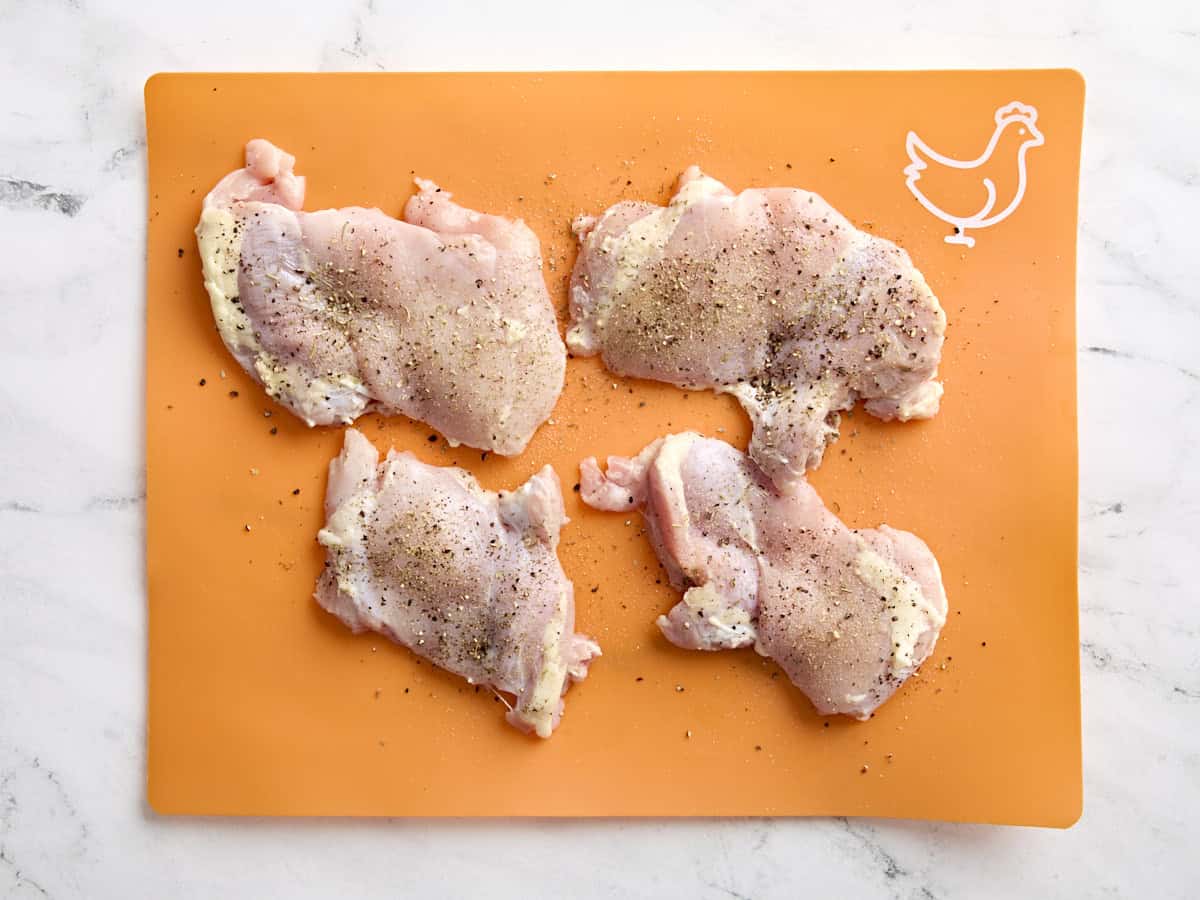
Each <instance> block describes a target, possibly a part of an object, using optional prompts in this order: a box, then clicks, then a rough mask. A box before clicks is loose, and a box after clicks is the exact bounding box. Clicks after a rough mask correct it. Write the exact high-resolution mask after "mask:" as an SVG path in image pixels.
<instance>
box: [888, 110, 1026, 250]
mask: <svg viewBox="0 0 1200 900" xmlns="http://www.w3.org/2000/svg"><path fill="white" fill-rule="evenodd" d="M1037 115H1038V113H1037V110H1036V109H1035V108H1034V107H1032V106H1030V105H1028V104H1026V103H1021V102H1020V101H1017V100H1014V101H1013V102H1012V103H1007V104H1005V105H1004V106H1001V107H1000V108H999V109H997V110H996V116H995V118H996V130H995V131H994V132H992V138H991V140H990V141H988V145H987V147H986V148H985V149H984V151H983V153H981V154H980V155H979V156H978V157H977V158H976V159H972V160H969V161H963V160H959V159H951V158H950V157H948V156H943V155H942V154H941V153H938V152H937V151H936V150H934V149H933V148H932V147H930V146H929V145H928V144H926V143H925V142H924V141H923V140H921V138H919V137H918V136H917V133H916V132H915V131H910V132H909V133H908V137H907V138H906V139H905V142H904V146H905V150H907V151H908V158H909V160H910V163H909V165H908V166H906V167H905V169H904V174H905V175H907V176H908V178H907V180H906V181H905V182H904V183H905V184H906V185H907V186H908V189H909V191H910V192H911V193H912V195H913V196H914V197H916V198H917V202H918V203H920V204H921V205H922V206H923V207H925V209H927V210H929V212H931V213H933V214H934V215H935V216H937V217H938V218H939V219H941V220H942V221H943V222H948V223H949V224H951V225H953V226H954V234H950V235H947V236H946V238H945V240H946V243H947V244H964V245H966V246H967V247H974V246H975V238H973V237H970V236H969V235H968V234H967V229H968V228H972V229H975V230H976V231H978V230H979V229H980V228H988V227H990V226H992V225H995V224H996V223H997V222H1002V221H1004V220H1005V219H1007V218H1008V217H1009V216H1010V215H1012V213H1013V211H1014V210H1016V208H1017V207H1018V206H1020V204H1021V200H1022V199H1024V197H1025V185H1026V182H1027V176H1026V172H1025V154H1026V153H1027V152H1028V151H1029V150H1030V149H1031V148H1033V147H1040V146H1041V145H1042V144H1044V143H1045V142H1046V139H1045V137H1043V136H1042V133H1041V132H1040V131H1039V130H1038V128H1037V124H1036V123H1037ZM1010 127H1017V128H1019V129H1020V131H1019V132H1018V136H1025V135H1028V136H1027V137H1026V138H1025V140H1024V141H1022V142H1021V144H1020V146H1019V147H1018V148H1017V191H1016V194H1015V195H1014V196H1013V198H1012V201H1011V202H1010V203H1009V204H1008V206H1006V207H1004V209H1002V210H1000V211H999V212H997V213H993V212H992V208H993V207H994V206H995V205H996V184H995V182H993V181H992V179H991V178H987V177H985V178H984V179H983V186H984V188H985V189H986V190H987V201H986V202H985V203H984V205H983V206H982V207H981V208H980V209H979V211H978V212H975V213H973V214H971V215H967V216H956V215H952V214H950V213H947V212H945V211H943V210H942V209H940V208H939V207H938V206H936V205H935V204H934V203H933V202H932V201H931V200H930V199H929V198H928V197H926V196H925V195H924V194H923V193H921V191H920V189H919V188H918V187H917V182H918V181H920V180H921V172H922V171H924V170H925V169H926V168H928V164H927V163H926V162H925V160H924V159H922V158H921V157H922V156H923V157H925V158H926V159H930V160H933V161H934V162H936V163H938V164H940V165H943V166H946V167H948V168H952V169H976V168H979V167H980V166H982V165H983V164H984V163H986V162H987V161H988V160H990V159H991V158H992V153H993V152H995V150H996V145H997V144H998V143H999V142H1000V136H1001V135H1002V134H1003V133H1004V132H1005V130H1006V129H1008V128H1010Z"/></svg>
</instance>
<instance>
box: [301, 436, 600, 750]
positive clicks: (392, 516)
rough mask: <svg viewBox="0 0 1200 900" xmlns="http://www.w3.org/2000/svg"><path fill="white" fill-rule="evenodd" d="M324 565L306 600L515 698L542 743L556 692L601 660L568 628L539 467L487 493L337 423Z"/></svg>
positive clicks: (551, 503) (551, 512) (554, 495)
mask: <svg viewBox="0 0 1200 900" xmlns="http://www.w3.org/2000/svg"><path fill="white" fill-rule="evenodd" d="M325 514H326V523H325V527H324V528H323V529H322V530H321V532H320V534H319V535H318V540H319V541H320V543H321V544H322V545H323V546H324V547H325V551H326V557H327V558H326V563H325V570H324V572H323V573H322V575H321V578H320V581H319V582H318V584H317V591H316V599H317V602H318V603H320V604H321V606H323V607H324V608H325V609H326V610H328V611H329V612H331V613H333V614H334V615H335V616H337V617H338V618H340V619H341V620H342V621H343V622H344V623H345V624H346V625H347V626H349V627H350V628H351V629H352V630H353V631H355V632H359V631H363V630H366V629H370V630H372V631H377V632H379V633H381V634H383V635H386V636H387V637H389V638H391V639H392V640H394V641H396V642H398V643H400V644H403V645H404V646H406V647H409V648H410V649H412V650H413V651H414V652H415V653H417V654H419V655H420V656H423V657H425V658H426V659H428V660H430V661H431V662H433V663H434V664H436V665H438V666H441V667H442V668H444V669H448V670H449V671H451V672H454V673H456V674H458V675H461V676H462V677H464V678H466V679H467V681H468V682H469V683H471V684H478V685H488V686H491V687H493V688H494V689H496V690H498V691H504V692H506V693H508V694H511V695H514V696H515V698H516V702H515V703H514V704H513V705H512V707H511V709H510V710H509V713H508V716H507V718H508V721H509V722H510V723H511V724H512V725H514V726H516V727H517V728H519V729H521V730H522V731H528V732H532V733H534V734H537V735H538V736H539V737H543V738H546V737H549V736H550V734H551V732H552V731H553V730H554V728H555V727H556V726H557V725H558V721H559V718H560V717H561V716H562V711H563V700H562V697H563V694H564V693H565V692H566V690H567V687H568V686H569V685H570V684H571V683H572V682H574V681H579V680H580V679H582V678H583V677H584V676H585V675H586V674H587V667H588V663H589V662H590V661H591V660H592V659H593V658H594V657H597V656H599V655H600V648H599V647H598V646H597V645H596V643H595V642H594V641H592V640H590V639H588V638H586V637H584V636H583V635H580V634H577V633H576V632H575V602H574V591H573V588H572V585H571V582H570V581H569V580H568V579H567V577H566V575H565V574H564V573H563V570H562V566H561V565H559V562H558V557H557V555H556V550H557V547H558V535H559V530H560V529H561V528H562V526H563V524H564V523H565V522H566V521H567V519H566V515H565V513H564V511H563V501H562V493H561V492H560V490H559V483H558V478H557V476H556V475H555V474H554V470H553V469H551V468H550V467H549V466H546V467H545V468H543V469H542V470H541V471H540V472H538V473H537V474H536V475H534V476H533V477H532V478H530V479H529V481H527V482H526V483H525V484H523V485H522V486H521V487H519V488H518V489H517V490H515V491H512V492H507V491H501V492H500V493H499V494H495V493H493V492H491V491H486V490H484V489H483V488H481V487H480V486H479V484H478V483H477V482H476V481H475V479H474V478H473V477H472V476H471V475H470V474H469V473H467V472H466V471H464V470H462V469H459V468H456V467H453V466H446V467H438V466H430V465H426V464H425V463H422V462H420V461H419V460H418V459H417V458H416V457H415V456H413V455H412V454H411V453H396V452H394V451H393V452H391V453H389V454H388V456H387V458H386V459H385V460H384V461H383V462H382V463H381V462H379V460H378V454H377V453H376V451H375V447H374V446H373V445H372V444H371V442H370V441H368V440H367V439H366V438H365V437H364V436H363V435H362V434H360V433H359V432H358V431H356V430H354V429H353V428H351V429H347V431H346V441H345V446H344V447H343V449H342V452H341V455H339V456H338V457H337V458H335V459H334V460H333V462H332V463H330V466H329V486H328V490H327V492H326V496H325Z"/></svg>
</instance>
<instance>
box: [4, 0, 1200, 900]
mask: <svg viewBox="0 0 1200 900" xmlns="http://www.w3.org/2000/svg"><path fill="white" fill-rule="evenodd" d="M402 5H403V4H389V3H386V2H385V0H374V2H371V0H368V2H366V3H365V4H364V3H360V4H357V5H354V6H349V7H344V8H339V4H336V3H314V2H307V0H304V2H302V0H295V2H292V3H290V4H286V5H279V6H277V7H276V8H274V9H268V8H267V7H268V5H267V4H253V3H245V2H238V3H234V2H228V0H206V2H205V3H199V4H188V5H187V6H186V8H185V9H184V8H173V6H174V5H173V4H170V3H155V4H142V3H135V2H132V0H131V2H125V3H118V2H100V0H57V2H56V0H46V2H42V0H29V2H25V0H0V258H3V259H4V260H5V263H6V264H5V266H4V269H5V277H4V278H3V279H0V359H2V360H3V377H2V380H0V424H2V428H3V431H2V442H0V896H3V897H10V896H11V897H39V896H49V897H135V896H146V897H179V898H185V897H210V896H214V895H217V894H218V893H219V894H221V895H224V896H246V897H256V896H292V897H318V896H329V895H331V894H333V893H334V892H335V891H337V892H339V893H344V894H346V895H351V896H370V895H384V894H387V895H401V896H414V897H416V896H427V897H459V896H463V897H484V896H487V897H493V896H510V895H511V896H518V895H522V896H523V895H527V894H529V893H533V894H534V895H539V894H550V893H551V891H552V890H554V889H555V888H556V887H557V888H558V889H559V890H560V891H564V889H565V894H566V895H567V896H572V897H610V896H611V897H641V896H647V897H649V896H669V897H689V898H691V897H697V898H710V897H711V898H726V897H735V898H751V897H752V898H767V897H778V898H784V897H796V896H800V895H802V894H812V895H814V896H821V895H830V896H844V897H850V896H856V897H875V896H878V897H903V898H907V897H918V898H952V897H972V898H974V897H990V896H995V897H1011V896H1018V895H1020V896H1060V897H1090V896H1096V897H1141V896H1156V897H1183V896H1189V895H1190V896H1196V894H1197V891H1200V887H1198V886H1197V885H1198V884H1200V862H1198V855H1197V853H1196V852H1195V849H1194V842H1195V837H1194V834H1193V832H1194V830H1195V828H1196V825H1197V820H1198V813H1197V806H1198V805H1200V664H1198V659H1200V650H1198V649H1197V648H1198V646H1200V644H1198V643H1197V638H1198V636H1200V605H1198V601H1200V590H1198V587H1197V583H1198V582H1197V578H1196V576H1195V574H1194V572H1195V565H1196V560H1197V558H1200V539H1198V537H1197V535H1198V534H1200V477H1198V476H1197V474H1196V471H1195V470H1196V467H1197V463H1198V462H1200V460H1197V456H1196V451H1195V449H1194V448H1195V446H1196V442H1197V441H1200V413H1198V403H1200V351H1198V349H1197V348H1198V347H1200V287H1198V284H1200V277H1198V276H1200V264H1198V262H1197V257H1198V256H1200V253H1198V250H1197V241H1196V236H1195V234H1196V233H1195V230H1194V224H1193V222H1194V218H1195V212H1196V210H1197V200H1198V194H1200V187H1198V184H1197V168H1198V156H1197V147H1198V146H1200V107H1198V106H1197V104H1196V97H1197V96H1198V95H1200V13H1198V12H1197V7H1196V6H1195V5H1194V4H1192V3H1187V2H1177V3H1165V2H1160V3H1153V2H1142V3H1126V2H1120V0H1116V2H1113V0H1104V2H1098V3H1097V2H1083V0H1069V2H1063V3H1046V2H1025V0H1010V2H1006V3H991V4H984V3H979V4H968V3H962V2H959V3H953V4H950V3H947V4H941V5H940V8H938V9H931V8H930V7H931V6H933V4H924V3H922V4H917V3H912V2H907V0H899V2H890V3H884V4H879V5H878V6H877V7H876V8H874V9H869V8H868V7H869V6H870V4H866V5H864V4H862V3H857V4H852V5H847V4H843V3H832V4H817V5H812V4H807V6H811V7H813V8H811V9H805V10H801V9H800V7H802V6H805V5H806V4H794V6H795V7H796V8H795V9H793V8H792V7H793V4H790V3H788V4H785V3H777V4H772V3H767V2H751V0H742V2H738V3H724V2H721V3H718V2H715V0H679V2H675V3H670V4H662V5H661V6H652V5H651V4H649V3H644V2H624V0H608V2H606V3H601V4H591V5H589V6H583V5H581V4H577V3H575V4H572V3H563V2H561V0H559V2H554V3H539V4H532V3H531V4H516V3H503V4H500V3H494V4H485V3H477V4H470V5H468V4H462V3H447V4H445V5H444V7H443V4H440V3H438V4H435V3H422V4H410V5H407V6H409V7H410V8H408V9H400V8H398V7H400V6H402ZM1035 65H1053V66H1062V65H1070V66H1074V67H1077V68H1079V69H1080V70H1082V71H1083V72H1084V74H1085V75H1086V77H1087V79H1088V89H1089V96H1088V108H1087V116H1086V121H1087V125H1086V135H1085V142H1084V144H1085V149H1084V155H1085V161H1084V182H1083V184H1084V189H1083V201H1082V224H1081V229H1080V263H1079V273H1080V287H1079V334H1080V340H1079V344H1080V354H1079V372H1080V430H1081V477H1082V496H1081V501H1080V517H1081V525H1082V531H1081V539H1082V548H1081V561H1080V569H1081V571H1080V593H1081V607H1082V609H1081V612H1082V634H1083V647H1082V664H1083V690H1084V755H1085V758H1084V765H1085V780H1086V800H1085V807H1086V808H1085V812H1084V815H1083V819H1082V821H1081V822H1080V823H1079V824H1078V825H1077V826H1076V827H1074V828H1073V829H1071V830H1069V831H1066V832H1055V831H1041V830H1036V829H997V828H986V827H968V826H949V825H937V824H924V823H895V822H876V821H863V820H853V821H840V820H833V821H830V820H811V821H803V820H801V821H736V822H708V821H684V822H635V821H628V822H626V821H609V822H522V823H512V822H433V823H431V822H425V821H409V822H406V821H394V822H371V821H227V820H200V821H196V820H190V821H188V820H164V819H160V818H157V817H156V816H154V815H153V814H152V813H150V812H149V811H148V809H147V807H146V805H145V801H144V791H143V779H144V749H143V743H144V741H143V736H144V709H143V705H144V700H143V698H144V688H145V685H144V679H145V671H144V668H145V662H144V660H145V657H144V653H145V649H144V648H145V596H144V579H143V574H142V527H143V526H142V519H143V496H144V492H143V478H142V449H141V448H142V440H141V429H142V398H141V389H142V339H143V324H142V320H143V282H144V276H143V260H144V225H143V216H144V210H145V184H144V178H145V172H144V168H145V155H144V149H145V148H144V141H143V125H142V92H141V88H142V83H143V81H144V79H145V78H146V76H148V75H149V74H151V73H153V72H155V71H158V70H189V69H191V70H195V69H208V70H212V69H225V70H280V69H288V70H305V69H384V68H386V69H396V70H403V69H530V68H549V69H553V68H739V67H742V68H756V67H761V68H855V67H860V68H872V67H875V68H925V67H970V66H996V67H1007V66H1035ZM1030 702H1037V701H1036V698H1030ZM1189 846H1192V847H1193V849H1192V850H1188V847H1189Z"/></svg>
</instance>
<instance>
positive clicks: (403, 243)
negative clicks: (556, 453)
mask: <svg viewBox="0 0 1200 900" xmlns="http://www.w3.org/2000/svg"><path fill="white" fill-rule="evenodd" d="M294 164H295V158H294V157H293V156H291V155H290V154H288V153H284V152H283V151H282V150H280V149H279V148H277V147H275V146H273V145H272V144H270V143H268V142H267V141H264V140H253V141H250V143H249V144H247V145H246V167H245V168H244V169H239V170H238V171H236V172H233V173H231V174H230V175H228V176H226V177H225V178H224V179H223V180H222V181H221V182H220V183H219V184H218V185H217V186H216V187H215V188H214V189H213V191H212V192H211V193H210V194H209V195H208V196H207V197H206V198H205V200H204V209H203V212H202V214H201V217H200V224H199V225H198V226H197V228H196V236H197V239H198V241H199V245H200V256H201V259H202V261H203V266H204V281H205V286H206V287H207V288H208V293H209V297H210V299H211V301H212V308H213V315H214V316H215V318H216V322H217V328H218V330H219V331H220V333H221V337H222V338H223V339H224V341H225V345H226V346H227V347H228V348H229V351H230V352H231V353H232V354H233V355H234V356H235V357H236V358H237V361H238V362H239V363H240V364H241V365H242V367H243V368H244V369H245V370H246V371H247V372H248V373H250V375H252V376H253V377H254V378H255V379H256V380H258V381H259V382H260V383H262V385H263V386H264V387H265V388H266V390H267V393H268V394H270V395H271V396H272V397H273V398H275V399H276V400H277V401H279V402H280V403H282V404H283V405H284V406H286V407H288V408H289V409H290V410H292V412H294V413H295V414H296V415H297V416H299V417H300V418H301V419H303V420H304V421H306V422H307V423H308V424H309V425H328V424H333V423H337V422H347V423H348V422H352V421H354V419H355V418H357V417H358V416H360V415H362V414H363V413H364V412H367V411H370V410H373V409H377V410H379V411H380V412H383V413H387V414H394V413H403V414H404V415H406V416H410V417H412V418H414V419H420V420H421V421H423V422H428V423H429V424H430V425H432V426H433V427H434V428H436V429H437V430H438V431H440V432H442V434H444V435H445V436H446V438H447V439H448V440H449V441H450V442H451V443H453V444H456V443H463V444H469V445H471V446H472V447H479V448H481V449H484V450H494V451H495V452H497V453H501V454H505V455H514V454H517V453H520V452H521V451H522V450H523V449H524V448H525V445H526V444H527V443H528V442H529V439H530V438H531V437H532V436H533V433H534V431H535V430H536V429H537V427H538V426H539V425H540V424H541V423H542V422H543V421H544V420H545V419H546V418H547V417H548V416H549V415H550V411H551V409H553V407H554V404H555V401H556V400H557V399H558V395H559V393H560V392H561V390H562V385H563V372H564V369H565V366H566V351H565V350H564V348H563V343H562V339H561V338H560V337H559V334H558V326H557V323H556V321H555V317H554V309H553V307H552V305H551V302H550V297H549V294H548V293H547V292H546V285H545V282H544V281H543V279H542V270H541V268H542V260H541V248H540V245H539V244H538V240H537V237H535V236H534V234H533V232H532V231H530V230H529V229H528V228H527V227H526V226H525V225H524V223H522V222H520V221H517V222H512V221H509V220H508V219H504V218H501V217H499V216H489V215H483V214H481V213H477V212H472V211H471V210H469V209H464V208H463V207H461V206H459V205H458V204H456V203H453V202H452V201H451V200H450V195H449V194H448V193H446V192H445V191H443V190H441V189H440V188H439V187H437V186H436V185H435V184H433V183H432V182H429V181H418V182H417V183H418V185H419V186H420V192H419V193H417V194H416V195H415V196H414V197H412V198H411V199H410V200H409V201H408V204H407V205H406V206H405V209H404V218H405V221H399V220H397V219H393V218H391V217H389V216H387V215H385V214H384V213H383V212H381V211H380V210H378V209H363V208H360V207H347V208H345V209H326V210H321V211H320V212H301V211H300V207H301V206H302V205H303V203H304V179H303V178H302V177H300V176H297V175H295V174H293V172H292V168H293V166H294Z"/></svg>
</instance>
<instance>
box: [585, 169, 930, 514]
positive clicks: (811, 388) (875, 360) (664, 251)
mask: <svg viewBox="0 0 1200 900" xmlns="http://www.w3.org/2000/svg"><path fill="white" fill-rule="evenodd" d="M574 228H575V232H576V234H577V235H578V236H579V240H580V253H579V258H578V260H577V262H576V264H575V270H574V273H573V275H572V279H571V322H572V324H571V328H570V330H569V331H568V332H567V346H568V347H569V348H570V350H571V351H572V352H573V353H575V354H578V355H580V356H592V355H594V354H596V353H601V354H603V357H604V364H605V365H606V366H607V367H608V368H609V369H611V370H612V371H614V372H617V373H619V374H621V375H632V376H636V377H638V378H651V379H654V380H656V381H666V382H670V383H671V384H677V385H680V386H682V387H688V388H694V389H704V388H711V389H714V390H717V391H722V392H729V393H732V394H734V395H735V396H736V397H737V398H738V400H739V402H740V403H741V404H742V406H743V407H744V408H745V410H746V412H747V413H748V414H749V416H750V418H751V420H752V422H753V425H754V433H753V437H752V439H751V443H750V455H751V457H753V459H754V461H755V462H757V463H758V465H759V466H760V467H761V468H762V469H763V471H765V472H766V473H767V475H768V476H770V478H771V479H772V480H773V481H774V482H775V484H776V485H777V486H778V487H779V488H780V489H782V490H788V489H790V487H791V486H792V485H794V484H796V483H798V480H799V479H800V478H801V476H802V475H803V474H804V472H805V471H806V470H807V469H808V468H811V467H814V466H816V465H818V464H819V463H820V461H821V455H822V453H823V452H824V449H825V445H826V444H827V443H828V442H830V441H832V440H834V439H835V438H836V437H837V427H838V412H839V411H840V410H844V409H849V408H850V407H851V406H853V404H854V402H855V400H856V399H862V400H863V401H864V402H865V404H866V408H867V410H868V411H869V412H871V413H872V414H874V415H876V416H879V417H880V418H882V419H899V420H901V421H907V420H909V419H917V418H927V417H929V416H932V415H934V414H935V413H936V412H937V409H938V402H939V399H940V397H941V395H942V386H941V384H939V383H938V382H937V381H935V380H934V379H935V378H936V376H937V367H938V361H939V359H940V358H941V351H942V340H943V336H944V334H945V329H946V317H945V314H944V313H943V312H942V308H941V306H940V305H939V304H938V301H937V298H936V297H935V296H934V295H933V293H932V291H930V289H929V286H928V285H926V283H925V279H924V278H923V277H922V276H921V273H920V272H919V271H917V269H916V268H915V267H914V266H913V264H912V261H911V260H909V258H908V254H907V253H905V252H904V251H903V250H901V249H900V248H898V247H897V246H896V245H895V244H892V243H890V242H889V241H886V240H883V239H882V238H877V237H874V236H872V235H870V234H867V233H866V232H863V231H859V230H858V229H856V228H855V227H854V226H853V225H852V224H851V223H850V222H849V221H848V220H847V219H846V218H845V217H844V216H842V215H841V214H840V213H839V212H837V210H835V209H833V208H832V207H831V206H830V205H829V204H828V203H826V202H825V201H824V200H822V199H821V198H820V197H818V196H817V195H816V194H811V193H809V192H808V191H802V190H798V189H794V188H761V189H753V190H747V191H743V192H742V193H740V194H736V195H735V194H734V193H733V192H732V191H730V190H729V189H728V188H726V187H725V186H724V185H723V184H721V183H720V182H719V181H716V180H715V179H712V178H709V177H708V176H706V175H704V174H702V173H701V171H700V170H699V169H698V168H696V167H695V166H692V167H691V168H689V169H688V170H687V171H686V172H684V173H683V175H682V177H681V178H680V181H679V189H678V192H677V193H676V195H675V197H674V198H673V199H672V200H671V202H670V205H668V206H666V207H661V206H655V205H654V204H651V203H640V202H622V203H618V204H617V205H616V206H613V207H612V208H610V209H609V210H608V211H607V212H605V213H604V214H603V215H602V216H600V217H599V218H598V219H597V218H591V217H580V218H578V219H576V221H575V225H574Z"/></svg>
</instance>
